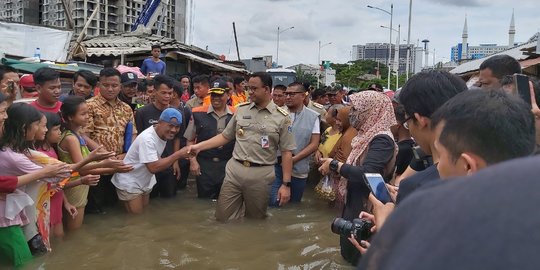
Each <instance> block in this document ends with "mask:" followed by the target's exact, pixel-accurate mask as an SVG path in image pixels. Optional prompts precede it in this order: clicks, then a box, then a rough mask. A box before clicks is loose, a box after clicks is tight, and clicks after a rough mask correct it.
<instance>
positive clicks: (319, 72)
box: [317, 40, 332, 88]
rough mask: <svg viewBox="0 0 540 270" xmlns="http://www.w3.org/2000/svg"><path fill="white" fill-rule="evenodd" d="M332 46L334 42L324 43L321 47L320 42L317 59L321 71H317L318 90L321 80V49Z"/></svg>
mask: <svg viewBox="0 0 540 270" xmlns="http://www.w3.org/2000/svg"><path fill="white" fill-rule="evenodd" d="M330 44H332V42H328V43H324V44H322V45H321V41H320V40H319V55H318V57H317V65H318V66H319V69H318V70H317V74H318V76H317V88H319V79H320V78H321V48H322V47H325V46H328V45H330Z"/></svg>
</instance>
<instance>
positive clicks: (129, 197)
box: [116, 188, 152, 202]
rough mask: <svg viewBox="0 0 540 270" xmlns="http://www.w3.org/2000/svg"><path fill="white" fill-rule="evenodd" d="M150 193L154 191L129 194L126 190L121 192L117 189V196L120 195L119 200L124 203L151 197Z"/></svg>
mask: <svg viewBox="0 0 540 270" xmlns="http://www.w3.org/2000/svg"><path fill="white" fill-rule="evenodd" d="M150 192H152V190H149V191H147V192H142V191H141V192H140V193H131V192H127V191H125V190H121V189H118V188H117V189H116V194H118V199H119V200H121V201H124V202H128V201H131V200H133V199H135V198H137V197H138V196H141V195H150Z"/></svg>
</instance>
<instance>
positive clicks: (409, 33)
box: [405, 0, 412, 81]
mask: <svg viewBox="0 0 540 270" xmlns="http://www.w3.org/2000/svg"><path fill="white" fill-rule="evenodd" d="M411 17H412V0H409V27H407V65H406V68H405V74H406V80H407V81H408V80H409V73H410V72H411V68H410V63H409V61H410V59H411Z"/></svg>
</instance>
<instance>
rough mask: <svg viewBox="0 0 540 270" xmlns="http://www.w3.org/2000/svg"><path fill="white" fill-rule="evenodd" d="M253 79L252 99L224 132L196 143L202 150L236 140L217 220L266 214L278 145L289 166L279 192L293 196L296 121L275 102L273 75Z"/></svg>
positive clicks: (282, 198)
mask: <svg viewBox="0 0 540 270" xmlns="http://www.w3.org/2000/svg"><path fill="white" fill-rule="evenodd" d="M248 84H249V97H250V99H251V103H244V104H241V105H240V106H238V108H237V110H236V113H235V114H234V116H233V118H232V119H231V121H230V122H229V124H227V127H226V128H225V130H223V132H222V133H221V134H219V135H216V136H214V137H212V138H211V139H209V140H206V141H203V142H200V143H197V144H195V145H192V146H190V147H191V150H192V151H193V152H194V153H197V152H200V151H204V150H208V149H212V148H216V147H219V146H222V145H225V144H227V143H228V142H230V141H232V140H234V139H236V143H235V145H234V150H233V158H232V159H231V160H229V162H227V166H226V169H225V179H224V180H223V186H222V187H221V192H220V195H219V198H218V203H217V206H216V219H217V220H218V221H222V222H225V221H228V220H231V219H239V218H242V217H244V216H247V217H254V218H265V217H266V210H267V207H268V199H269V196H270V185H271V183H272V182H273V181H274V179H275V174H274V164H276V162H277V151H278V149H279V151H281V158H282V163H281V166H282V168H283V185H282V186H281V187H280V188H279V191H278V198H279V199H280V205H283V204H285V203H287V202H288V201H289V197H290V185H291V182H290V181H291V171H292V152H291V151H292V150H294V149H295V148H296V146H295V143H294V137H293V134H292V127H291V120H290V118H289V116H288V113H287V112H286V111H285V110H283V109H281V108H280V107H278V106H277V105H276V104H275V103H274V102H272V97H271V91H272V77H271V76H270V75H269V74H268V73H262V72H260V73H254V74H252V75H251V77H250V79H249V82H248Z"/></svg>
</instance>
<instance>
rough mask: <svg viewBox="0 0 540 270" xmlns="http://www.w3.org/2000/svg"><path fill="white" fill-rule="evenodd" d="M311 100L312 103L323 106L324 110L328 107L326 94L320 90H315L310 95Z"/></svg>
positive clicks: (328, 102)
mask: <svg viewBox="0 0 540 270" xmlns="http://www.w3.org/2000/svg"><path fill="white" fill-rule="evenodd" d="M311 100H313V101H314V102H317V103H319V104H321V105H323V106H325V109H328V108H327V106H328V107H330V106H329V105H330V101H329V100H328V94H326V91H325V90H324V89H322V88H319V89H315V91H313V93H311Z"/></svg>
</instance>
